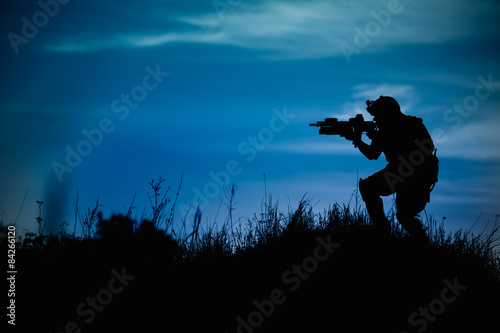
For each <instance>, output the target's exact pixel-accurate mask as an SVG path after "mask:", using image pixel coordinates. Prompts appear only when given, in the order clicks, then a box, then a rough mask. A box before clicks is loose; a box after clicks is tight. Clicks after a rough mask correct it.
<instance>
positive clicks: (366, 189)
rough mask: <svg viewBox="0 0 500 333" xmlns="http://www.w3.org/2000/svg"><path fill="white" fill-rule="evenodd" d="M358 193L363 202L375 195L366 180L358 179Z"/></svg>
mask: <svg viewBox="0 0 500 333" xmlns="http://www.w3.org/2000/svg"><path fill="white" fill-rule="evenodd" d="M359 193H360V194H361V197H362V198H363V200H364V201H366V200H367V199H370V197H373V196H374V195H375V192H374V191H373V188H372V187H371V186H370V183H369V182H367V181H366V179H362V178H360V179H359Z"/></svg>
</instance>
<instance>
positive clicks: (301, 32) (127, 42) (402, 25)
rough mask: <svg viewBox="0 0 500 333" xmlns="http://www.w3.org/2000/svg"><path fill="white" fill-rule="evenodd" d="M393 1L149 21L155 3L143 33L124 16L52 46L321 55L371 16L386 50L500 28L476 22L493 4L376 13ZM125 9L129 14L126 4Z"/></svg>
mask: <svg viewBox="0 0 500 333" xmlns="http://www.w3.org/2000/svg"><path fill="white" fill-rule="evenodd" d="M387 4H388V2H387V1H376V2H375V1H373V2H370V5H369V6H366V3H364V2H363V3H361V2H341V1H335V2H334V1H327V0H315V1H310V2H307V3H304V2H301V1H259V2H252V3H246V2H241V3H239V4H235V5H234V6H233V7H232V8H230V9H229V10H227V12H224V13H223V15H218V13H217V11H216V10H215V9H214V8H210V10H208V9H207V10H205V11H204V12H200V11H197V12H195V13H194V12H192V11H189V10H188V9H186V10H184V11H182V12H179V11H175V12H173V13H169V14H165V15H164V17H162V19H163V20H164V22H163V24H158V22H157V21H158V17H155V20H154V22H155V24H154V25H153V24H150V25H149V26H148V22H149V21H150V20H151V8H150V7H146V8H144V9H142V11H141V10H140V9H139V8H137V9H136V15H135V18H134V19H135V20H136V21H139V24H137V26H138V27H140V28H137V31H133V30H130V27H129V25H127V24H126V22H127V21H126V20H122V21H120V22H121V27H120V25H118V26H117V27H113V29H115V30H114V31H108V32H107V33H103V34H102V33H100V34H96V33H95V32H94V33H88V32H86V31H82V32H81V33H79V34H76V35H71V36H66V37H64V38H63V39H61V40H60V41H59V42H56V43H51V44H49V45H47V46H46V47H45V50H47V51H52V52H93V51H98V50H104V49H116V48H144V47H157V46H162V45H170V44H173V43H180V42H182V43H192V44H209V45H226V46H235V47H240V48H244V49H248V50H254V51H261V52H264V53H265V54H266V55H267V56H269V57H273V58H281V59H283V58H288V59H314V58H324V57H331V56H339V55H343V53H342V52H343V51H342V49H341V48H340V46H339V45H340V43H341V42H344V43H348V44H351V45H354V46H355V40H354V38H355V35H356V32H355V28H356V27H358V28H360V29H361V30H363V29H365V28H366V26H367V23H368V22H373V24H375V25H377V24H378V25H379V27H380V29H379V32H378V33H377V34H375V36H372V37H370V38H369V39H370V40H369V45H367V46H366V47H363V48H362V50H361V51H362V52H380V51H383V50H384V49H385V48H386V47H388V46H394V45H405V44H427V43H441V42H446V41H451V40H456V39H458V38H463V37H468V36H471V35H479V34H488V33H489V34H492V33H494V32H493V31H491V29H489V28H488V26H487V25H477V24H473V22H474V20H475V19H476V18H477V17H478V16H480V15H483V16H484V17H485V19H484V20H485V21H488V18H489V17H491V16H492V12H495V11H496V12H498V10H496V9H495V10H492V8H491V7H492V5H491V4H489V3H488V2H485V3H480V4H476V3H473V2H466V1H460V3H456V2H452V1H439V2H434V3H425V4H424V3H420V2H415V1H414V2H408V1H401V5H400V7H399V9H398V10H399V12H398V13H397V14H392V15H391V16H390V18H388V19H387V21H386V22H388V23H387V24H385V23H383V24H380V23H377V20H376V19H375V17H376V16H377V14H374V13H379V14H380V13H381V11H385V13H388V11H387ZM146 6H147V5H146ZM190 6H191V7H192V6H193V5H192V4H191V5H190ZM191 7H190V8H191ZM163 10H165V11H166V9H165V8H163ZM121 11H122V12H127V10H125V9H121ZM159 11H160V12H163V11H162V10H161V9H160V10H159ZM380 15H381V14H380ZM485 15H486V16H485ZM156 16H158V14H157V15H156ZM221 18H222V20H221ZM129 19H130V18H129ZM443 22H446V24H443ZM161 27H163V28H161ZM358 46H359V45H358Z"/></svg>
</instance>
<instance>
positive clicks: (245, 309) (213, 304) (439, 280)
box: [16, 201, 500, 333]
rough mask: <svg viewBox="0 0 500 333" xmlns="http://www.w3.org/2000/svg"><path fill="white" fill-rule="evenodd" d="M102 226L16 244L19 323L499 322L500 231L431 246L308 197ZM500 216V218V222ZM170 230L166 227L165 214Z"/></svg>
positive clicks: (241, 328)
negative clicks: (499, 247)
mask: <svg viewBox="0 0 500 333" xmlns="http://www.w3.org/2000/svg"><path fill="white" fill-rule="evenodd" d="M96 219H97V220H98V221H97V229H96V231H97V232H96V233H95V234H94V235H93V236H91V235H87V237H82V238H78V237H75V235H68V234H65V233H61V234H60V235H55V236H50V237H46V238H41V241H40V242H35V241H33V242H24V244H22V243H20V244H18V251H17V259H16V260H17V266H18V275H17V281H16V291H17V292H16V328H17V329H22V330H23V331H27V330H28V329H30V330H35V329H36V331H37V332H54V333H55V332H109V331H115V332H120V331H127V332H128V331H138V332H139V331H140V332H153V331H154V332H157V331H166V332H195V331H196V332H200V331H204V332H245V333H250V332H324V331H331V332H374V331H383V332H398V333H399V332H487V331H488V332H489V331H490V330H491V328H492V327H496V326H497V322H498V313H500V312H499V310H500V305H499V304H500V302H499V300H500V274H499V273H500V265H499V257H498V254H496V253H495V248H494V243H495V239H494V237H495V232H496V230H497V224H495V226H494V228H493V231H492V232H491V233H490V234H483V235H479V236H474V235H471V234H470V233H467V232H462V231H460V232H457V233H455V234H446V233H445V232H444V228H443V226H439V227H438V226H436V223H431V224H430V225H429V226H428V233H429V235H430V244H419V243H415V242H413V241H412V240H411V239H410V238H409V237H407V236H406V235H405V233H404V232H403V231H402V230H401V229H400V228H399V227H398V225H397V223H395V222H393V226H392V235H391V236H390V237H379V236H377V235H376V234H375V233H374V232H373V230H372V227H371V225H370V223H369V219H368V217H367V216H366V213H365V212H361V211H355V212H352V211H350V210H349V209H348V208H347V207H340V206H338V205H335V206H333V207H331V208H330V209H328V210H326V211H325V212H323V213H321V214H317V213H314V212H313V210H312V208H311V207H310V205H309V204H308V203H307V202H306V201H303V202H301V203H300V204H299V206H298V208H297V209H296V210H295V211H294V212H291V213H289V214H282V213H279V212H278V209H277V207H276V206H272V205H271V204H269V205H266V206H265V211H264V212H263V213H262V214H260V216H256V217H254V218H253V219H249V220H248V221H246V223H242V222H241V221H236V222H233V221H232V219H231V218H230V217H228V219H227V221H226V223H224V224H222V225H219V226H218V227H216V226H213V227H211V228H208V229H204V230H203V229H202V228H201V220H202V218H201V213H200V212H197V214H196V216H195V219H194V222H193V229H192V230H193V231H192V232H189V233H188V232H186V228H184V229H183V230H184V232H183V233H181V232H177V233H172V231H171V229H167V232H165V230H164V229H163V228H162V229H161V230H160V228H159V227H158V223H157V222H158V221H157V220H153V221H147V220H145V221H142V222H141V223H137V222H136V221H133V220H131V219H130V218H128V217H126V216H123V215H115V216H112V217H111V218H109V219H108V220H104V219H103V218H102V216H100V215H96ZM497 222H498V221H497ZM167 226H168V224H167Z"/></svg>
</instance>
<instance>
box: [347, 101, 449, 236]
mask: <svg viewBox="0 0 500 333" xmlns="http://www.w3.org/2000/svg"><path fill="white" fill-rule="evenodd" d="M367 105H368V107H367V108H366V110H367V111H368V113H370V114H371V115H372V116H373V117H374V118H373V120H374V121H375V123H376V124H377V127H378V131H376V132H374V133H371V134H369V138H370V139H371V140H372V142H371V144H370V145H368V144H366V143H364V142H363V141H362V140H361V133H355V134H354V136H353V137H348V138H347V139H348V140H352V141H353V144H354V146H355V147H358V148H359V150H360V151H361V153H363V155H365V156H366V157H367V158H368V159H370V160H376V159H378V158H379V156H380V155H381V154H382V153H384V155H385V157H386V159H387V162H389V164H388V165H387V166H386V167H385V168H384V169H383V170H381V171H379V172H377V173H375V174H374V175H372V176H370V177H368V178H366V179H360V180H359V191H360V193H361V196H362V198H363V200H364V201H365V203H366V209H367V211H368V214H369V215H370V217H371V219H372V221H373V225H374V226H375V227H376V229H377V230H378V231H379V232H381V233H382V234H389V232H390V223H389V221H388V219H387V217H386V215H385V214H384V208H383V202H382V198H381V197H380V196H388V195H391V194H394V193H396V208H397V213H396V216H397V218H398V221H399V223H400V224H401V225H402V226H403V227H404V228H405V229H406V230H407V231H408V233H409V234H410V236H411V237H412V238H414V239H418V240H425V241H426V240H427V235H426V233H425V231H424V229H423V227H422V223H421V222H420V220H419V219H418V218H417V217H416V216H417V214H418V213H420V212H421V211H422V210H423V209H424V208H425V205H426V204H427V203H428V202H429V200H430V192H431V191H432V188H433V187H434V184H435V183H436V182H437V173H438V164H439V161H438V159H437V157H436V156H435V148H434V143H433V142H432V139H431V137H430V135H429V132H428V131H427V129H426V127H425V126H424V124H423V122H422V119H420V118H417V117H413V116H407V115H404V114H403V113H402V112H401V109H400V107H399V104H398V102H397V101H396V100H395V99H394V98H392V97H388V96H380V98H379V99H377V100H376V101H375V102H373V101H367Z"/></svg>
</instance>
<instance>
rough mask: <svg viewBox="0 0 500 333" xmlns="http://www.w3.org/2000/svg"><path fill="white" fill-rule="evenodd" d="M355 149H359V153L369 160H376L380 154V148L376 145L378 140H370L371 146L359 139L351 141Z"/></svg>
mask: <svg viewBox="0 0 500 333" xmlns="http://www.w3.org/2000/svg"><path fill="white" fill-rule="evenodd" d="M353 144H354V146H355V147H358V148H359V151H360V152H361V153H362V154H363V155H365V157H366V158H368V159H369V160H376V159H378V158H379V157H380V155H381V154H382V147H381V146H380V145H379V144H378V140H376V139H374V140H372V142H371V144H370V145H368V144H366V143H365V142H363V140H361V138H360V139H359V140H355V141H353Z"/></svg>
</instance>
